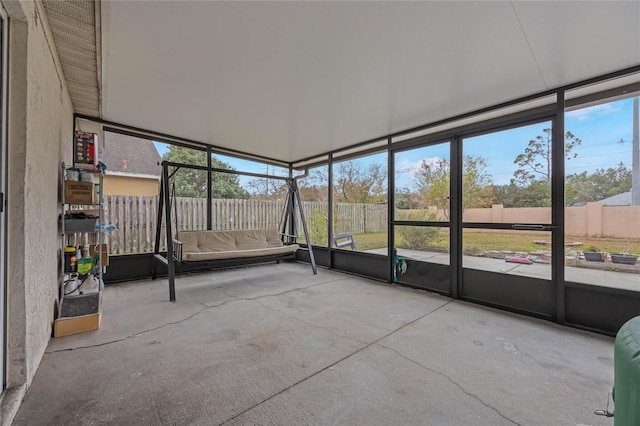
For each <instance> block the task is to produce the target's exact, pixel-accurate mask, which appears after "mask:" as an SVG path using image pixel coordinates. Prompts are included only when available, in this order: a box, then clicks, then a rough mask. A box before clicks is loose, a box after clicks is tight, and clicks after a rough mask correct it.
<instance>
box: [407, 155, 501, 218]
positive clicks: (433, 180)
mask: <svg viewBox="0 0 640 426" xmlns="http://www.w3.org/2000/svg"><path fill="white" fill-rule="evenodd" d="M450 174H451V167H450V164H449V160H446V159H441V158H438V159H435V160H428V161H427V160H422V161H421V162H420V168H419V169H418V170H417V171H416V172H415V175H414V181H415V184H416V186H417V187H418V193H419V194H420V197H421V199H422V201H423V206H422V207H425V208H426V207H429V206H435V207H436V208H438V209H439V210H442V211H444V214H445V216H446V217H447V218H448V217H449V200H450V192H451V189H450V188H451V185H450ZM493 199H494V195H493V181H492V179H491V176H490V175H489V174H488V173H487V160H486V159H484V158H483V157H480V156H477V157H476V156H472V155H465V157H464V164H463V172H462V202H463V204H462V205H463V207H464V208H481V207H490V206H491V204H492V203H493Z"/></svg>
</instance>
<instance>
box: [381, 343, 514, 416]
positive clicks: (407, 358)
mask: <svg viewBox="0 0 640 426" xmlns="http://www.w3.org/2000/svg"><path fill="white" fill-rule="evenodd" d="M376 345H377V346H379V347H381V348H384V349H387V350H390V351H392V352H394V353H395V354H396V355H398V356H399V357H401V358H403V359H405V360H407V361H409V362H410V363H412V364H415V365H417V366H419V367H421V368H423V369H425V370H427V371H430V372H432V373H434V374H437V375H438V376H442V377H444V378H446V379H447V380H449V382H451V384H453V385H454V386H455V387H457V388H458V389H460V390H461V391H462V392H463V393H465V394H466V395H468V396H470V397H471V398H473V399H475V400H476V401H478V402H479V403H480V404H482V405H484V406H485V407H487V408H489V409H490V410H493V411H495V412H496V413H497V414H498V415H499V416H500V417H502V418H503V419H505V420H506V421H508V422H510V423H513V424H514V425H518V426H520V423H518V422H516V421H515V420H512V419H510V418H509V417H507V416H506V415H504V414H503V413H502V412H501V411H500V410H498V409H497V408H495V407H494V406H492V405H489V404H488V403H486V402H484V401H483V400H482V399H481V398H480V397H479V396H478V395H476V394H474V393H471V392H469V391H468V390H466V389H465V388H464V387H462V385H461V384H460V383H458V382H456V381H455V380H453V378H452V377H451V376H449V375H448V374H446V373H443V372H442V371H438V370H435V369H433V368H431V367H427V366H426V365H424V364H422V363H420V362H418V361H416V360H414V359H411V358H409V357H408V356H406V355H404V354H402V353H401V352H399V351H398V350H397V349H394V348H391V347H389V346H385V345H383V344H381V343H378V342H376Z"/></svg>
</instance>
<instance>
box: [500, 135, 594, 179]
mask: <svg viewBox="0 0 640 426" xmlns="http://www.w3.org/2000/svg"><path fill="white" fill-rule="evenodd" d="M542 131H543V132H544V134H543V135H538V136H536V138H535V139H531V140H530V141H529V144H528V145H527V147H526V148H525V150H524V152H523V153H522V154H519V155H518V156H517V157H516V159H515V160H513V162H514V164H517V165H518V166H520V168H519V169H518V170H516V171H515V172H514V173H513V180H512V183H514V184H517V185H520V186H527V185H529V184H530V183H531V182H533V181H534V180H542V181H545V182H551V152H552V150H551V144H552V134H551V129H549V128H547V129H543V130H542ZM581 143H582V141H581V140H580V139H578V138H577V137H576V136H575V135H574V134H573V133H571V132H569V131H567V133H565V135H564V155H565V157H566V159H567V160H570V159H572V158H576V156H577V155H578V154H577V153H573V154H572V153H571V151H573V148H575V147H576V146H577V145H580V144H581Z"/></svg>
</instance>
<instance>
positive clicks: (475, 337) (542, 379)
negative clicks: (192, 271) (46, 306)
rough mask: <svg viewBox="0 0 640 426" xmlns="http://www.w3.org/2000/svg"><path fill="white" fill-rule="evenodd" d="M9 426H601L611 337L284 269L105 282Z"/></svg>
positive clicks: (56, 346) (55, 346)
mask: <svg viewBox="0 0 640 426" xmlns="http://www.w3.org/2000/svg"><path fill="white" fill-rule="evenodd" d="M104 296H105V297H104V317H103V321H102V327H101V329H100V330H99V331H96V332H91V333H85V334H81V335H76V336H69V337H64V338H58V339H52V340H51V342H50V344H49V347H48V349H47V352H46V354H45V355H44V358H43V360H42V363H41V365H40V368H39V370H38V372H37V374H36V376H35V379H34V381H33V384H32V385H31V388H30V389H29V390H28V392H27V396H26V398H25V400H24V402H23V404H22V407H21V409H20V411H19V413H18V415H17V417H16V419H15V422H14V424H15V425H45V424H51V425H63V424H74V425H80V424H83V425H84V424H117V425H134V424H135V425H144V424H149V425H156V424H158V425H159V424H171V425H183V424H195V425H214V424H228V425H245V424H260V425H271V424H272V425H303V424H314V425H315V424H318V425H327V424H347V425H404V424H415V425H476V426H477V425H502V424H505V425H507V424H520V425H591V424H603V425H612V424H613V419H607V418H603V417H597V416H595V415H594V414H593V410H594V409H597V408H602V407H603V406H604V405H605V403H606V399H607V393H608V391H609V390H610V388H611V386H612V383H613V340H612V338H609V337H605V336H600V335H596V334H592V333H588V332H584V331H579V330H575V329H571V328H566V327H561V326H558V325H555V324H552V323H549V322H544V321H539V320H536V319H532V318H527V317H522V316H519V315H514V314H510V313H506V312H502V311H498V310H494V309H490V308H485V307H482V306H479V305H474V304H469V303H465V302H460V301H452V300H451V299H448V298H446V297H442V296H438V295H433V294H430V293H427V292H422V291H418V290H412V289H408V288H402V287H397V286H390V285H387V284H384V283H379V282H375V281H371V280H367V279H363V278H357V277H353V276H349V275H345V274H341V273H337V272H333V271H328V270H325V269H320V270H319V272H318V275H316V276H314V275H312V274H311V270H310V268H309V266H308V265H305V264H297V263H286V264H280V265H274V264H271V265H263V266H253V267H250V268H244V269H236V270H231V271H222V272H214V273H204V274H198V275H191V276H188V277H183V278H179V279H178V280H177V299H178V300H177V302H176V303H170V302H169V301H168V290H167V284H166V280H158V281H156V282H150V281H147V282H134V283H127V284H121V285H115V286H109V287H107V289H106V291H105V294H104Z"/></svg>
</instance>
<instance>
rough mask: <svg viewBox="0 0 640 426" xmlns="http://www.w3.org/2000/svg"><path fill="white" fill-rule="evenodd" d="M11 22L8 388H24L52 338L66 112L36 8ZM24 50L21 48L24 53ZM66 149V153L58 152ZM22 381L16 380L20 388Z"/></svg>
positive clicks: (25, 6)
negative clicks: (60, 167)
mask: <svg viewBox="0 0 640 426" xmlns="http://www.w3.org/2000/svg"><path fill="white" fill-rule="evenodd" d="M5 7H6V9H7V12H8V14H9V16H10V19H11V26H10V31H11V37H10V43H11V45H10V55H11V57H10V64H11V69H10V79H11V80H10V99H9V115H10V117H9V140H8V188H9V189H8V204H9V210H8V217H7V220H8V230H9V232H8V240H9V241H8V244H9V245H8V271H7V272H8V278H9V279H8V282H7V285H8V292H9V298H8V334H9V341H8V344H9V348H8V349H9V350H8V358H9V359H8V361H9V362H8V382H7V385H8V387H11V386H17V385H20V384H27V385H28V384H29V383H30V382H31V380H32V378H33V375H34V374H35V372H36V370H37V368H38V365H39V363H40V360H41V358H42V355H43V353H44V350H45V348H46V346H47V343H48V341H49V338H50V336H51V326H52V322H53V318H54V308H55V306H56V300H57V295H58V258H59V246H60V240H59V235H58V223H57V217H58V211H59V204H58V198H59V197H58V177H59V163H60V161H62V160H65V161H69V158H64V156H63V154H64V153H65V152H66V153H69V152H70V149H68V147H69V144H70V143H71V141H72V132H73V129H72V118H73V109H72V105H71V100H70V98H69V94H68V91H67V89H66V84H65V82H64V78H63V76H62V74H61V72H60V71H59V69H58V68H57V67H56V63H55V60H54V56H53V53H52V52H55V47H54V45H53V41H52V40H51V38H50V33H48V29H47V28H46V22H44V21H43V16H44V13H43V11H42V6H41V5H40V4H38V3H34V2H30V1H20V2H10V4H5ZM25 46H26V49H25ZM63 148H65V149H63ZM21 382H22V383H21Z"/></svg>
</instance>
